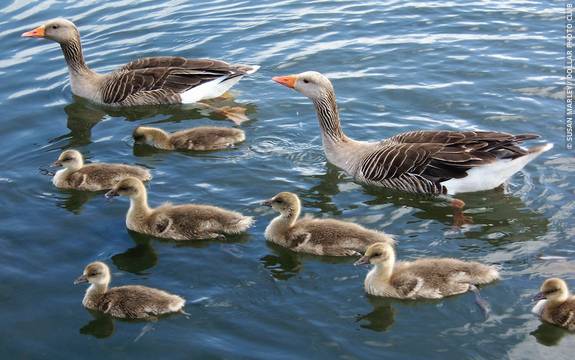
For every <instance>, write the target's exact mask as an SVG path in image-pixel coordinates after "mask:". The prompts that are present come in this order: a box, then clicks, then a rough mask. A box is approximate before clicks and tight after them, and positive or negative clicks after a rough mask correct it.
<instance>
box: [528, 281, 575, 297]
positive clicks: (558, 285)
mask: <svg viewBox="0 0 575 360" xmlns="http://www.w3.org/2000/svg"><path fill="white" fill-rule="evenodd" d="M568 298H569V288H568V287H567V284H566V283H565V281H563V280H561V279H558V278H551V279H547V280H545V281H544V282H543V285H541V288H540V289H539V293H538V294H537V295H535V297H534V298H533V300H534V301H538V300H544V299H547V300H549V301H558V302H563V301H566V300H567V299H568Z"/></svg>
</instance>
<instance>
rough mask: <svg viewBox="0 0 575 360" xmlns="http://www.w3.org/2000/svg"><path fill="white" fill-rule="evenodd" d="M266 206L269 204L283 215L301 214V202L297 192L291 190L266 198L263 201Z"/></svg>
mask: <svg viewBox="0 0 575 360" xmlns="http://www.w3.org/2000/svg"><path fill="white" fill-rule="evenodd" d="M262 205H264V206H269V207H271V208H272V209H274V210H275V211H277V212H279V213H280V214H282V215H283V216H288V217H289V216H292V215H293V214H299V212H300V209H301V203H300V201H299V198H298V196H297V195H296V194H294V193H291V192H281V193H279V194H277V195H276V196H274V197H273V198H271V199H269V200H266V201H264V202H263V203H262Z"/></svg>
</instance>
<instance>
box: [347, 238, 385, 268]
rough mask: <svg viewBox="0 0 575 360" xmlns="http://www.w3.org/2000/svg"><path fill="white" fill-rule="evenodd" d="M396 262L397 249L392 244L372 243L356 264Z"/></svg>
mask: <svg viewBox="0 0 575 360" xmlns="http://www.w3.org/2000/svg"><path fill="white" fill-rule="evenodd" d="M394 262H395V250H394V249H393V247H392V246H391V245H390V244H386V243H381V242H380V243H375V244H372V245H370V246H369V247H368V248H367V250H365V254H364V255H363V256H362V257H361V258H360V259H359V260H357V261H356V262H355V263H354V265H366V264H372V265H384V266H385V265H393V263H394Z"/></svg>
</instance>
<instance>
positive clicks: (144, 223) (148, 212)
mask: <svg viewBox="0 0 575 360" xmlns="http://www.w3.org/2000/svg"><path fill="white" fill-rule="evenodd" d="M120 195H121V196H127V197H129V198H130V209H129V210H128V213H127V214H126V227H127V228H128V229H130V230H132V231H136V232H139V233H143V234H148V235H152V236H155V237H159V238H165V239H172V240H197V239H213V238H220V237H223V234H238V233H241V232H243V231H245V230H247V229H248V228H249V227H250V226H251V225H252V224H253V222H254V220H253V218H251V217H249V216H244V215H242V214H240V213H237V212H234V211H229V210H225V209H222V208H219V207H215V206H209V205H192V204H185V205H172V204H170V203H166V204H164V205H162V206H160V207H157V208H154V209H152V208H150V207H149V206H148V194H147V191H146V188H145V187H144V184H143V183H142V182H141V181H140V180H139V179H136V178H132V177H130V178H126V179H124V180H122V181H120V182H119V183H117V184H116V186H114V188H113V189H112V190H110V191H109V192H108V193H106V197H107V198H111V197H114V196H120Z"/></svg>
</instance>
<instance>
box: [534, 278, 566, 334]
mask: <svg viewBox="0 0 575 360" xmlns="http://www.w3.org/2000/svg"><path fill="white" fill-rule="evenodd" d="M540 290H541V291H540V292H539V293H538V294H537V295H536V296H535V299H534V300H537V301H538V303H537V304H536V305H535V307H534V308H533V312H534V313H535V314H537V315H539V317H540V318H541V320H543V321H545V322H548V323H550V324H553V325H556V326H559V327H562V328H564V329H567V330H569V331H575V296H573V295H571V294H570V293H569V288H568V287H567V284H566V283H565V281H563V280H561V279H558V278H551V279H547V280H545V282H544V283H543V285H542V286H541V289H540Z"/></svg>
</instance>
